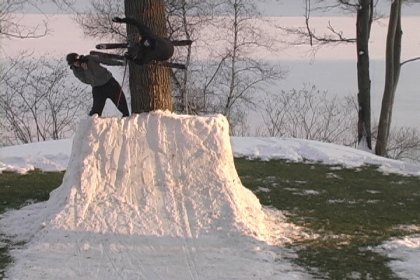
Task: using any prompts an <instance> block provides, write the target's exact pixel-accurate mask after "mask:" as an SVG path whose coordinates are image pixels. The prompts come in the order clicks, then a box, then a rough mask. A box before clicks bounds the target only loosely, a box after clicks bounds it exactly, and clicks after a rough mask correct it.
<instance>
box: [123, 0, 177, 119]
mask: <svg viewBox="0 0 420 280" xmlns="http://www.w3.org/2000/svg"><path fill="white" fill-rule="evenodd" d="M124 7H125V15H126V16H127V17H132V18H135V19H136V20H138V21H141V22H143V23H144V24H145V25H147V26H148V27H149V28H150V29H151V30H152V31H153V32H155V33H156V34H158V35H159V36H162V37H166V36H167V33H166V20H165V19H166V17H165V3H164V1H163V0H138V1H132V0H125V1H124ZM127 38H128V41H129V42H137V41H138V40H139V34H138V31H137V29H136V27H134V26H131V25H127ZM129 73H130V76H129V81H130V92H131V109H132V112H133V113H141V112H149V111H153V110H170V111H172V97H171V87H170V70H169V69H167V68H164V67H159V66H156V65H144V66H139V65H136V64H135V63H133V62H130V63H129Z"/></svg>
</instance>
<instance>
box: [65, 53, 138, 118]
mask: <svg viewBox="0 0 420 280" xmlns="http://www.w3.org/2000/svg"><path fill="white" fill-rule="evenodd" d="M66 60H67V63H68V64H69V66H70V69H71V70H73V74H74V75H75V76H76V77H77V78H78V79H79V80H80V81H81V82H83V83H85V84H88V85H91V86H92V95H93V105H92V109H91V110H90V112H89V116H92V115H94V114H98V115H99V116H101V115H102V111H103V109H104V106H105V102H106V100H107V99H108V98H109V99H111V101H112V102H113V103H114V104H115V106H116V107H117V108H118V110H119V111H120V112H121V113H122V114H123V117H127V116H129V115H130V113H129V111H128V106H127V100H126V98H125V95H124V92H123V90H122V88H121V86H120V84H119V83H118V82H117V81H116V80H115V78H114V77H113V76H112V74H111V72H109V70H108V69H106V68H105V67H103V66H102V65H101V64H106V65H124V63H123V62H120V61H114V60H111V59H106V58H102V57H98V56H93V55H79V54H77V53H69V54H68V55H67V56H66Z"/></svg>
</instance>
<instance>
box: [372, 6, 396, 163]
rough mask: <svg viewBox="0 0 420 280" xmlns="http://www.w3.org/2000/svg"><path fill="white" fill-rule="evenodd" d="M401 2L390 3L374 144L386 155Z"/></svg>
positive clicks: (377, 152)
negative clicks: (383, 79) (383, 83)
mask: <svg viewBox="0 0 420 280" xmlns="http://www.w3.org/2000/svg"><path fill="white" fill-rule="evenodd" d="M401 4H402V2H401V0H394V1H393V2H392V4H391V12H390V15H389V24H388V34H387V38H386V64H385V88H384V95H383V97H382V108H381V115H380V118H379V126H378V137H377V141H376V146H375V153H376V154H377V155H380V156H386V148H387V144H388V138H389V131H390V129H391V120H392V107H393V105H394V97H395V91H396V89H397V84H398V80H399V77H400V68H401V62H400V60H401V38H402V30H401Z"/></svg>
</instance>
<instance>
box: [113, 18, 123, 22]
mask: <svg viewBox="0 0 420 280" xmlns="http://www.w3.org/2000/svg"><path fill="white" fill-rule="evenodd" d="M112 21H113V22H117V23H122V22H125V20H124V19H123V18H120V17H114V18H112Z"/></svg>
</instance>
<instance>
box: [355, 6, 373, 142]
mask: <svg viewBox="0 0 420 280" xmlns="http://www.w3.org/2000/svg"><path fill="white" fill-rule="evenodd" d="M372 14H373V1H372V0H360V8H359V9H358V10H357V23H356V36H357V38H356V39H357V80H358V89H359V93H358V96H357V97H358V102H359V121H358V143H359V145H360V144H362V141H366V145H367V147H368V148H369V149H372V137H371V119H370V118H371V111H370V74H369V37H370V29H371V25H372Z"/></svg>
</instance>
